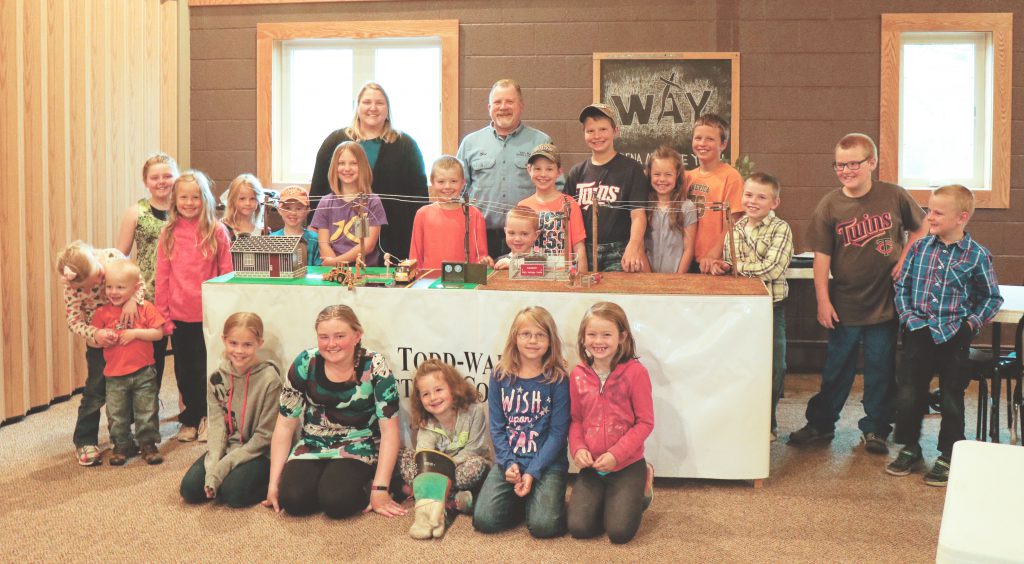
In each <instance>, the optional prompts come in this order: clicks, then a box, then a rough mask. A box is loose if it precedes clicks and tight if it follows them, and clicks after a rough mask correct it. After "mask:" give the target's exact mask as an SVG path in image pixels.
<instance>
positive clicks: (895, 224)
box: [789, 133, 927, 454]
mask: <svg viewBox="0 0 1024 564" xmlns="http://www.w3.org/2000/svg"><path fill="white" fill-rule="evenodd" d="M877 155H878V150H877V148H876V147H875V143H874V141H872V140H871V138H870V137H868V136H867V135H864V134H861V133H851V134H849V135H847V136H845V137H843V138H842V139H841V140H840V141H839V143H838V144H837V145H836V148H835V161H833V163H832V168H833V170H835V172H836V176H837V177H838V178H839V182H840V183H841V184H842V187H841V188H839V189H837V190H833V191H832V192H829V193H828V194H826V195H825V197H824V198H822V199H821V201H820V202H819V203H818V207H817V208H816V209H815V210H814V214H813V215H812V217H811V225H810V227H809V229H808V240H809V241H810V245H811V248H812V249H813V250H814V292H815V296H816V297H817V301H818V323H820V324H821V325H822V326H823V327H825V328H826V329H828V330H829V331H828V349H827V351H826V356H825V367H824V369H823V370H822V374H821V390H820V391H819V392H818V393H817V395H815V396H814V397H812V398H811V400H810V401H809V402H808V404H807V412H806V415H807V424H806V425H805V426H804V427H803V428H802V429H800V430H798V431H794V432H793V433H791V434H790V436H789V444H791V445H804V444H811V443H817V442H828V441H831V440H832V438H833V437H834V436H835V425H836V421H838V420H839V413H840V411H841V410H842V408H843V405H844V404H845V403H846V399H847V398H848V397H849V395H850V388H851V386H852V385H853V379H854V373H855V371H856V368H857V352H858V348H860V347H863V349H864V401H863V403H864V412H865V417H863V418H862V419H861V420H860V421H859V423H858V426H859V427H860V430H861V433H862V441H863V443H864V448H865V450H867V451H868V452H870V453H873V454H888V453H889V447H888V445H887V443H886V439H887V437H888V436H889V432H890V431H891V430H892V421H893V395H894V391H895V366H896V336H897V331H898V327H899V325H898V323H897V321H896V310H895V307H894V305H893V299H894V296H895V294H894V290H893V280H894V279H895V278H896V277H897V275H898V274H899V272H900V268H901V266H902V264H903V259H904V257H905V256H906V249H907V248H908V247H909V246H910V245H911V244H912V243H913V242H914V241H916V240H917V239H920V238H921V237H922V236H924V235H925V234H926V233H927V228H926V227H925V226H924V224H923V219H924V211H923V210H922V209H921V206H919V205H917V202H915V201H914V199H913V198H912V197H911V196H910V194H909V193H907V191H906V190H904V189H903V188H901V187H900V186H896V185H895V184H889V183H887V182H876V181H873V180H872V178H871V173H872V172H874V170H875V168H876V167H877V166H878V156H877ZM905 236H909V237H908V238H907V240H906V241H904V238H905ZM830 271H831V273H832V279H831V280H829V272H830Z"/></svg>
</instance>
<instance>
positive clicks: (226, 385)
mask: <svg viewBox="0 0 1024 564" xmlns="http://www.w3.org/2000/svg"><path fill="white" fill-rule="evenodd" d="M221 339H222V340H223V341H224V360H222V361H221V363H220V366H219V367H218V368H217V370H215V371H214V372H213V374H211V375H210V379H209V382H208V383H207V385H206V406H207V413H208V416H207V421H209V424H208V427H207V441H208V442H207V445H208V446H209V451H208V452H207V453H206V454H204V455H202V456H200V457H199V459H198V460H196V461H195V463H193V464H192V467H191V468H189V469H188V472H186V473H185V477H183V478H182V479H181V488H180V490H179V491H180V492H181V497H182V499H184V500H185V501H186V502H187V503H201V502H203V501H207V500H210V499H217V500H220V501H223V502H224V503H225V504H227V505H228V506H229V507H248V506H250V505H255V504H257V503H259V502H261V501H263V500H264V499H266V497H267V483H268V482H269V481H270V438H271V437H272V436H273V434H274V424H275V423H276V422H277V413H278V405H279V399H280V397H281V372H280V370H278V368H277V366H276V365H274V363H272V362H267V361H261V360H260V359H259V358H257V357H256V353H258V352H259V350H260V348H261V347H262V346H263V320H262V319H260V316H258V315H256V314H255V313H249V312H244V311H240V312H237V313H233V314H231V315H230V316H229V317H228V318H227V320H226V321H225V322H224V332H223V334H222V335H221Z"/></svg>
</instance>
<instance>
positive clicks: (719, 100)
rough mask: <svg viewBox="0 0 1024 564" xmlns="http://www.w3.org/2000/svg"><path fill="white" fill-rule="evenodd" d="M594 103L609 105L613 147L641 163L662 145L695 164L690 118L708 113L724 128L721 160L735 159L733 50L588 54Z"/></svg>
mask: <svg viewBox="0 0 1024 564" xmlns="http://www.w3.org/2000/svg"><path fill="white" fill-rule="evenodd" d="M594 101H595V102H602V103H605V104H608V105H609V106H611V107H612V108H615V110H616V112H618V116H619V123H618V125H619V139H618V141H616V147H617V149H618V151H619V152H620V153H624V154H626V155H629V156H631V157H633V158H634V159H636V160H638V161H640V162H641V163H642V164H646V163H647V159H648V157H649V156H650V154H651V153H652V152H654V150H655V149H657V148H658V146H660V145H668V146H670V147H673V148H675V150H677V151H679V153H680V154H682V155H683V160H684V163H685V166H686V168H687V169H691V168H695V167H696V166H697V159H696V157H695V156H694V155H693V151H692V150H691V149H690V138H691V137H692V135H693V121H694V120H695V119H696V118H698V117H700V116H702V115H704V114H712V113H713V114H718V115H720V116H722V117H723V118H725V120H726V121H727V122H729V126H730V127H729V145H728V147H727V149H726V154H723V155H722V159H723V160H725V161H727V162H730V163H735V162H736V159H737V158H739V154H740V148H739V147H740V144H739V140H740V135H739V133H740V124H739V115H740V55H739V53H594Z"/></svg>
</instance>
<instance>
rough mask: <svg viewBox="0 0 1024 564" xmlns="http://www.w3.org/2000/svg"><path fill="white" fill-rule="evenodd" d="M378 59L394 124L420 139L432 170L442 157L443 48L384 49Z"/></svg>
mask: <svg viewBox="0 0 1024 564" xmlns="http://www.w3.org/2000/svg"><path fill="white" fill-rule="evenodd" d="M375 60H376V65H375V69H374V74H375V78H376V80H377V82H379V83H380V85H381V86H383V87H384V90H385V91H386V92H387V93H388V100H389V101H390V102H391V119H392V123H393V124H394V126H395V127H396V128H397V129H399V130H401V131H403V132H405V133H408V134H409V135H410V136H411V137H412V138H413V139H415V140H416V143H417V144H418V145H419V147H420V151H421V152H422V153H423V160H424V166H425V167H426V168H427V169H428V170H429V168H430V165H431V164H432V163H433V162H434V160H436V159H437V157H439V156H441V48H440V47H395V48H392V47H386V48H380V49H377V53H376V57H375Z"/></svg>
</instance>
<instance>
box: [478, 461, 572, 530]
mask: <svg viewBox="0 0 1024 564" xmlns="http://www.w3.org/2000/svg"><path fill="white" fill-rule="evenodd" d="M566 478H567V474H566V472H565V471H564V470H547V471H545V472H544V473H543V474H542V475H541V476H540V477H539V478H537V479H536V480H534V481H533V488H532V489H531V491H530V493H529V495H527V496H526V497H525V498H522V497H519V496H518V495H516V492H515V490H514V489H513V485H512V484H510V483H508V482H506V481H505V469H504V468H502V467H501V465H500V464H495V465H494V466H491V471H490V472H488V473H487V478H486V479H484V485H483V487H481V488H480V496H479V498H478V499H477V501H476V503H475V504H474V507H473V528H475V529H476V530H478V531H480V532H481V533H500V532H501V531H504V530H507V529H511V528H512V527H515V526H516V525H518V524H519V523H520V522H521V521H522V520H523V518H524V517H525V519H526V528H527V529H528V530H529V531H530V534H531V535H533V536H534V537H536V538H540V539H543V538H551V537H557V536H561V535H562V534H564V533H565V484H566Z"/></svg>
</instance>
